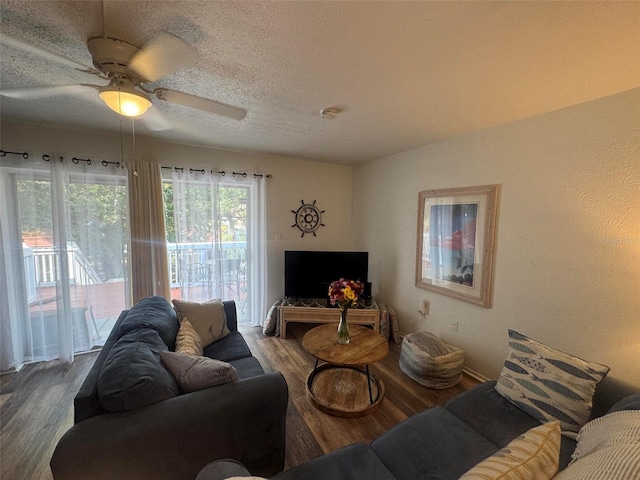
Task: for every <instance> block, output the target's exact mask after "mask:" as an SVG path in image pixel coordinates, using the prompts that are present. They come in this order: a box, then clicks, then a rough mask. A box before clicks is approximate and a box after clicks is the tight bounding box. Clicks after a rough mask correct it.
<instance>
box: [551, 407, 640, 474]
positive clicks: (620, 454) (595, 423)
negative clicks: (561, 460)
mask: <svg viewBox="0 0 640 480" xmlns="http://www.w3.org/2000/svg"><path fill="white" fill-rule="evenodd" d="M555 478H557V479H558V480H618V479H622V478H625V479H626V478H628V479H632V478H634V479H636V478H640V410H619V411H615V412H613V413H609V414H607V415H605V416H603V417H599V418H596V419H595V420H592V421H590V422H589V423H587V424H586V425H585V426H584V427H582V428H581V429H580V433H579V435H578V446H577V447H576V451H575V453H574V455H573V460H572V462H571V464H570V465H569V467H568V468H567V469H566V470H564V471H562V472H560V473H559V474H558V475H557V476H556V477H555Z"/></svg>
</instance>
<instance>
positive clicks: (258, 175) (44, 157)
mask: <svg viewBox="0 0 640 480" xmlns="http://www.w3.org/2000/svg"><path fill="white" fill-rule="evenodd" d="M7 155H20V156H21V157H22V158H24V159H25V160H27V159H28V158H29V153H28V152H10V151H8V150H0V157H6V156H7ZM42 160H44V161H45V162H50V161H51V156H50V155H47V154H46V153H45V154H44V155H42ZM59 160H60V161H61V162H62V161H63V160H64V157H63V156H62V155H61V156H60V157H59ZM71 161H72V162H73V163H75V164H76V165H77V164H78V163H80V162H85V163H86V164H87V165H91V162H92V160H91V159H90V158H78V157H73V158H72V159H71ZM97 161H99V162H100V163H101V164H102V166H103V167H108V166H109V165H115V166H116V167H119V166H120V162H109V161H107V160H97ZM162 168H164V169H170V170H171V169H175V170H180V171H181V172H184V170H185V169H184V167H165V166H162ZM194 172H200V173H201V174H202V175H204V174H205V173H207V171H206V170H205V169H204V168H189V173H194ZM209 173H211V174H214V173H218V174H220V175H221V176H223V177H224V176H225V175H226V174H227V172H225V171H224V170H222V171H216V170H210V171H209ZM231 175H232V176H233V177H242V178H247V176H248V175H249V174H248V173H247V172H231ZM252 175H253V178H263V177H264V178H272V175H271V174H270V173H266V174H263V173H254V174H252Z"/></svg>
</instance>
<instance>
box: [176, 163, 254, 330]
mask: <svg viewBox="0 0 640 480" xmlns="http://www.w3.org/2000/svg"><path fill="white" fill-rule="evenodd" d="M262 188H263V186H262V185H261V184H260V182H259V181H258V180H253V179H252V180H245V177H242V178H241V179H239V180H237V181H236V180H233V179H225V178H221V177H220V176H218V175H215V174H204V173H200V172H196V173H183V172H182V171H180V169H179V170H177V171H174V172H173V174H172V175H171V178H169V177H168V176H167V177H166V182H165V184H164V200H165V213H166V220H165V223H166V229H167V249H168V254H169V277H170V281H171V295H172V297H173V298H181V299H183V300H190V301H194V302H204V301H207V300H209V299H212V298H221V299H223V300H235V302H236V306H237V310H238V320H239V322H241V323H257V321H259V320H257V319H259V318H260V317H259V315H262V312H263V308H264V307H263V305H262V304H263V303H264V302H263V300H262V299H263V298H264V295H263V293H262V291H263V289H264V268H263V267H262V266H261V265H262V264H261V262H263V259H264V252H263V248H264V239H262V240H261V238H262V237H261V235H262V231H263V227H261V225H263V224H264V219H263V218H262V219H261V211H262V209H261V208H260V205H263V203H264V200H261V190H262Z"/></svg>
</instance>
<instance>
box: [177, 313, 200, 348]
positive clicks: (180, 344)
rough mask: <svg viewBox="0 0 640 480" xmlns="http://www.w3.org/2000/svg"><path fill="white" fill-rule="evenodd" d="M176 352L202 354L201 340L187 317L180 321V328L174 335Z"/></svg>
mask: <svg viewBox="0 0 640 480" xmlns="http://www.w3.org/2000/svg"><path fill="white" fill-rule="evenodd" d="M176 352H178V353H184V354H186V355H195V356H202V340H201V339H200V335H198V332H196V329H195V328H193V325H191V322H190V321H189V319H188V318H187V317H184V318H183V319H182V320H181V321H180V329H179V330H178V335H177V336H176Z"/></svg>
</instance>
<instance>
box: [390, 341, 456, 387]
mask: <svg viewBox="0 0 640 480" xmlns="http://www.w3.org/2000/svg"><path fill="white" fill-rule="evenodd" d="M463 364H464V352H463V351H462V350H460V349H459V348H457V347H454V346H453V345H449V344H447V343H444V342H443V341H442V340H440V339H439V338H438V337H437V336H436V335H434V334H433V333H430V332H416V333H410V334H408V335H405V337H404V339H403V340H402V349H401V350H400V370H402V371H403V372H404V373H405V374H407V375H408V376H409V377H410V378H412V379H413V380H415V381H416V382H418V383H420V384H421V385H424V386H425V387H429V388H437V389H442V388H449V387H453V386H454V385H456V384H457V383H458V382H460V380H461V379H462V365H463Z"/></svg>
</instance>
